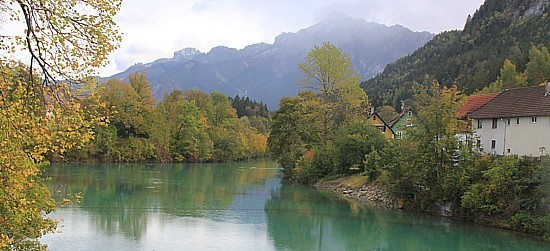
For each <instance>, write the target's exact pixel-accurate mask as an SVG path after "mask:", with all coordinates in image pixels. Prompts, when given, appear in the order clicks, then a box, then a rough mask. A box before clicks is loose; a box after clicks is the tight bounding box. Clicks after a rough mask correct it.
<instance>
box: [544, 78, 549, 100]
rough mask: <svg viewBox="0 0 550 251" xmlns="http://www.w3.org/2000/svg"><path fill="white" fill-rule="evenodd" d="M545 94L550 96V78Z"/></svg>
mask: <svg viewBox="0 0 550 251" xmlns="http://www.w3.org/2000/svg"><path fill="white" fill-rule="evenodd" d="M544 96H546V97H548V96H550V80H548V81H546V90H545V91H544Z"/></svg>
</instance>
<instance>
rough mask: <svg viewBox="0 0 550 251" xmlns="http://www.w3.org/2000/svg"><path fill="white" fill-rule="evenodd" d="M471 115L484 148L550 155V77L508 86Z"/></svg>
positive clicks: (478, 141) (479, 145)
mask: <svg viewBox="0 0 550 251" xmlns="http://www.w3.org/2000/svg"><path fill="white" fill-rule="evenodd" d="M469 117H470V118H472V128H473V130H474V135H475V136H476V142H475V147H477V148H478V149H479V150H480V151H483V152H485V153H490V154H499V155H510V154H517V155H527V156H529V155H530V156H540V155H546V154H548V152H549V150H550V81H548V83H546V85H544V86H535V87H527V88H516V89H509V90H506V91H504V92H502V93H500V94H499V95H498V96H495V97H494V98H493V99H491V100H490V101H488V102H487V103H485V104H484V105H482V106H481V107H479V108H478V109H476V110H475V111H473V112H472V113H471V114H470V115H469Z"/></svg>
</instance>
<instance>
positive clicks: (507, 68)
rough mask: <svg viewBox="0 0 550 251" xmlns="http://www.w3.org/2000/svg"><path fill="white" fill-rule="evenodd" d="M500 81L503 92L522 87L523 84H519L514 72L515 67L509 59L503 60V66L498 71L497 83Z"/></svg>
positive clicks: (516, 74)
mask: <svg viewBox="0 0 550 251" xmlns="http://www.w3.org/2000/svg"><path fill="white" fill-rule="evenodd" d="M499 80H500V81H502V88H503V90H505V89H509V88H516V87H520V86H523V84H524V83H520V78H519V76H518V73H517V71H516V65H514V64H513V63H512V61H510V60H509V59H506V60H504V65H503V66H502V69H500V76H499V77H498V79H497V81H499Z"/></svg>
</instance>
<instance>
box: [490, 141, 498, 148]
mask: <svg viewBox="0 0 550 251" xmlns="http://www.w3.org/2000/svg"><path fill="white" fill-rule="evenodd" d="M496 148H497V141H496V140H494V139H493V140H491V149H496Z"/></svg>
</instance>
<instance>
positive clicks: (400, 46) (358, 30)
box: [110, 14, 433, 110]
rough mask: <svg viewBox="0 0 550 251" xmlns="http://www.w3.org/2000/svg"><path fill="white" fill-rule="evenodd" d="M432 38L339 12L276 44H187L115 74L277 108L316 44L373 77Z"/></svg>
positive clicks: (292, 90) (162, 88) (158, 88)
mask: <svg viewBox="0 0 550 251" xmlns="http://www.w3.org/2000/svg"><path fill="white" fill-rule="evenodd" d="M432 37H433V34H431V33H428V32H413V31H411V30H409V29H407V28H405V27H402V26H399V25H395V26H391V27H388V26H385V25H380V24H375V23H369V22H367V21H365V20H363V19H356V18H350V17H348V16H344V15H339V14H337V15H333V16H331V17H329V18H327V19H326V20H324V21H322V22H320V23H318V24H316V25H313V26H311V27H308V28H305V29H302V30H300V31H298V32H296V33H283V34H281V35H279V36H277V37H276V38H275V42H274V43H273V44H266V43H259V44H253V45H249V46H247V47H245V48H243V49H241V50H237V49H234V48H227V47H224V46H219V47H215V48H212V50H210V51H209V52H208V53H203V52H200V51H198V50H196V49H194V48H184V49H182V50H179V51H176V52H174V56H173V57H172V58H164V59H158V60H156V61H154V62H151V63H146V64H142V63H139V64H136V65H133V66H131V67H130V68H128V69H127V70H125V71H124V72H121V73H118V74H116V75H114V76H111V77H110V78H118V79H126V78H127V77H128V74H130V73H134V72H136V71H137V72H145V74H146V75H147V79H148V80H149V81H150V82H151V84H152V86H153V93H154V94H155V96H156V97H157V98H160V97H162V95H163V94H165V93H169V92H171V91H172V90H174V89H182V90H188V89H200V90H204V91H206V92H211V91H220V92H223V93H225V94H227V95H228V96H234V95H240V96H244V95H248V96H249V97H250V98H252V99H255V100H259V101H260V100H261V101H263V102H264V103H266V104H267V105H268V107H269V109H271V110H273V109H277V107H278V102H279V99H280V98H281V97H283V96H293V95H295V94H296V93H297V92H298V90H299V88H300V87H299V86H297V85H296V83H297V82H299V81H300V79H301V77H302V76H301V74H300V72H299V70H298V67H297V65H298V64H299V63H302V62H303V60H304V58H305V56H306V55H307V52H308V51H309V50H310V49H311V48H312V47H313V46H314V45H320V44H322V43H323V42H326V41H330V42H331V43H333V44H335V45H336V46H337V47H339V48H341V49H342V50H343V51H344V52H345V53H346V54H348V55H349V56H350V57H351V59H352V62H353V67H354V68H355V69H356V70H357V71H358V72H359V74H360V75H361V77H362V78H363V79H369V78H371V77H373V76H375V75H376V74H378V73H379V72H381V71H382V70H383V69H384V67H385V66H386V65H387V64H388V63H391V62H393V61H395V60H397V59H398V58H400V57H403V56H405V55H408V54H410V53H412V52H413V51H415V50H416V49H417V48H419V47H420V46H422V45H424V44H425V43H426V42H427V41H429V40H430V39H431V38H432Z"/></svg>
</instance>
